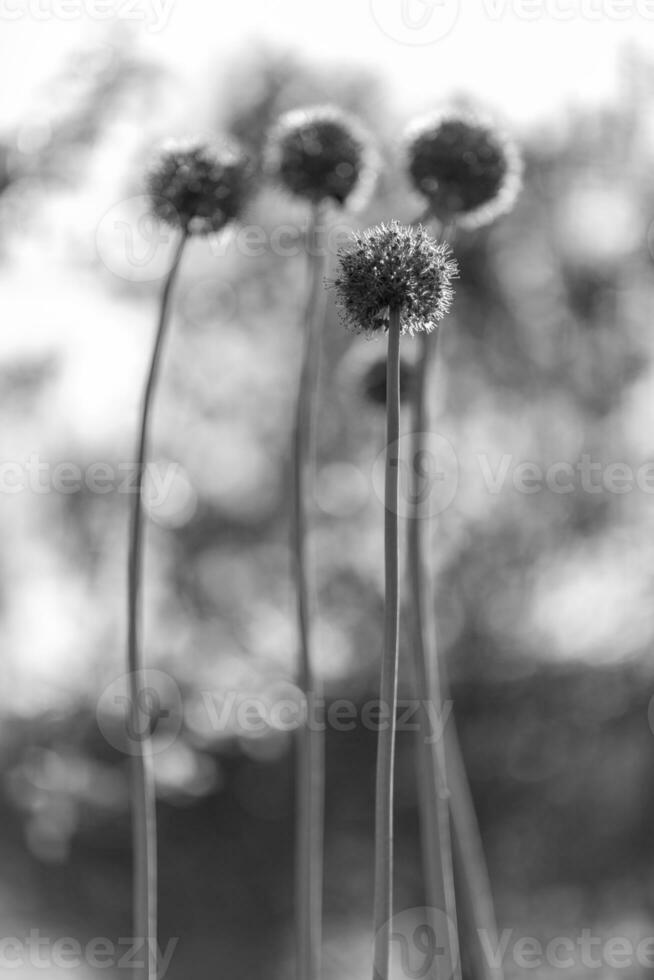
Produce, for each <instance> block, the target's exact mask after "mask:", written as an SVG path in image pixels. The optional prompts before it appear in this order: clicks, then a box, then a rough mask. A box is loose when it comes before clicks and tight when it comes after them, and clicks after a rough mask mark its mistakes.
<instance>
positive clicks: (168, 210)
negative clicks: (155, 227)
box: [146, 140, 252, 235]
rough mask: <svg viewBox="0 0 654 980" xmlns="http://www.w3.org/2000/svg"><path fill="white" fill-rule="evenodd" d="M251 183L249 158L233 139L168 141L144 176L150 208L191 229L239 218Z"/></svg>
mask: <svg viewBox="0 0 654 980" xmlns="http://www.w3.org/2000/svg"><path fill="white" fill-rule="evenodd" d="M251 183H252V171H251V167H250V163H249V161H248V159H247V157H246V155H245V153H244V152H243V151H242V150H241V149H240V147H239V146H238V145H237V144H235V143H232V142H221V143H218V142H216V143H212V142H210V141H204V140H194V141H190V140H189V141H184V142H174V143H170V144H168V145H166V146H165V147H164V149H163V150H162V152H161V153H160V154H159V156H158V158H157V160H156V161H155V162H154V163H153V165H152V166H151V167H150V169H149V171H148V174H147V177H146V186H147V191H148V194H149V196H150V198H151V200H152V210H153V212H154V213H155V214H156V215H157V216H158V217H159V218H161V219H162V221H165V222H166V223H167V224H169V225H173V226H175V227H180V228H183V229H184V230H185V231H187V232H188V233H189V234H194V235H208V234H209V233H210V232H216V231H220V230H221V229H222V228H224V227H225V225H227V224H228V223H229V222H230V221H233V220H234V218H237V217H238V216H239V215H240V214H241V212H242V210H243V208H244V206H245V204H246V202H247V199H248V196H249V192H250V188H251Z"/></svg>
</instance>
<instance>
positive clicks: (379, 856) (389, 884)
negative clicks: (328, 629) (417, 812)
mask: <svg viewBox="0 0 654 980" xmlns="http://www.w3.org/2000/svg"><path fill="white" fill-rule="evenodd" d="M400 332H401V331H400V311H399V309H392V310H391V311H390V323H389V329H388V360H387V369H386V372H387V373H386V472H385V495H384V496H385V515H384V569H385V604H384V650H383V659H382V669H381V684H380V693H379V697H380V704H381V709H382V711H384V713H385V719H384V720H385V722H386V721H387V724H380V726H379V736H378V742H377V779H376V787H375V883H374V890H375V902H374V937H375V938H374V944H375V945H374V967H373V980H388V978H389V974H390V956H391V945H390V937H391V918H392V915H393V798H394V792H393V781H394V769H395V728H396V714H397V676H398V661H399V614H400V587H399V529H398V496H399V476H400V467H399V437H400Z"/></svg>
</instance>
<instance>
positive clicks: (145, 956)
mask: <svg viewBox="0 0 654 980" xmlns="http://www.w3.org/2000/svg"><path fill="white" fill-rule="evenodd" d="M186 238H187V236H186V234H185V233H182V234H181V235H180V238H179V241H178V243H177V247H176V249H175V254H174V257H173V261H172V265H171V267H170V270H169V272H168V275H167V276H166V280H165V282H164V286H163V290H162V293H161V305H160V308H159V321H158V324H157V330H156V334H155V340H154V347H153V349H152V357H151V360H150V368H149V371H148V376H147V379H146V382H145V388H144V391H143V400H142V403H141V414H140V423H139V431H138V437H137V443H136V485H135V487H134V494H133V496H132V502H131V504H132V506H131V517H130V531H129V549H128V561H127V664H128V671H129V686H130V699H129V702H130V736H131V742H132V744H131V746H130V749H131V751H132V752H133V755H132V759H131V763H132V765H131V782H132V844H133V862H134V866H133V917H134V936H133V938H134V941H135V942H138V943H140V944H142V945H141V956H140V959H141V960H142V965H139V966H135V967H134V970H135V976H136V977H142V978H143V980H156V977H157V821H156V800H155V787H154V772H153V765H152V745H151V740H150V721H151V719H150V718H149V706H148V702H149V696H148V691H147V686H146V678H145V676H144V673H143V671H144V666H143V654H142V650H141V581H142V577H143V575H142V573H143V547H142V546H143V530H142V516H143V510H142V500H141V494H142V490H143V476H144V469H145V462H146V455H147V444H148V434H149V422H150V415H151V411H152V400H153V396H154V392H155V388H156V382H157V375H158V368H159V362H160V359H161V351H162V347H163V341H164V337H165V333H166V326H167V323H168V319H169V316H168V312H169V307H170V297H171V293H172V289H173V285H174V283H175V278H176V276H177V271H178V269H179V264H180V261H181V258H182V253H183V251H184V246H185V244H186ZM144 715H145V724H144V721H143V718H144Z"/></svg>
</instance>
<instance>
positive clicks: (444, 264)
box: [330, 221, 458, 334]
mask: <svg viewBox="0 0 654 980" xmlns="http://www.w3.org/2000/svg"><path fill="white" fill-rule="evenodd" d="M338 257H339V261H340V267H341V268H340V273H339V274H338V276H337V277H336V278H335V279H334V280H333V282H332V283H330V285H332V286H333V287H334V288H335V290H336V294H337V302H338V304H339V307H340V309H341V315H342V318H343V320H344V322H345V323H346V324H348V325H349V326H350V327H351V328H352V329H354V330H356V331H359V332H363V333H367V334H373V333H376V332H378V331H381V330H386V329H387V328H388V325H389V313H390V310H391V309H398V310H399V311H400V324H401V327H402V332H403V333H410V334H412V333H417V332H419V331H425V332H426V333H429V332H430V331H432V330H433V329H434V328H435V327H436V325H437V323H438V321H439V320H441V319H442V318H443V317H444V316H445V314H446V313H447V312H448V310H449V308H450V305H451V302H452V297H453V295H454V290H453V288H452V279H453V278H455V277H456V275H457V273H458V267H457V264H456V262H455V261H454V259H453V258H452V257H451V252H450V248H449V246H448V245H446V244H444V243H438V242H435V241H434V239H433V238H431V237H430V236H429V234H428V233H427V231H426V229H425V228H423V227H422V225H419V226H418V227H416V228H412V227H405V226H404V225H401V224H400V223H399V222H398V221H392V222H391V223H390V224H381V225H376V226H375V227H374V228H369V229H368V230H367V231H364V232H357V233H355V234H354V235H353V236H352V243H351V244H350V245H348V246H345V247H344V248H342V249H340V250H339V253H338Z"/></svg>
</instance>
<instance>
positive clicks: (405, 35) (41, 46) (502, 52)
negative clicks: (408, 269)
mask: <svg viewBox="0 0 654 980" xmlns="http://www.w3.org/2000/svg"><path fill="white" fill-rule="evenodd" d="M105 7H107V8H109V9H110V11H111V15H110V17H109V18H106V17H105V18H103V19H100V18H99V16H98V14H99V12H100V11H101V10H103V9H104V8H105ZM62 10H63V12H65V11H68V19H67V20H63V19H62V18H61V16H55V14H57V13H59V14H60V13H61V12H62ZM0 20H4V24H2V26H1V28H0V82H1V84H2V89H3V91H4V92H5V93H9V95H6V96H5V99H4V100H3V104H2V106H1V107H0V124H3V123H4V124H6V123H8V122H9V121H10V120H13V119H15V118H16V116H17V114H19V113H20V112H21V111H22V109H23V108H24V107H25V106H27V105H29V103H30V98H31V97H32V93H33V92H34V90H35V88H36V87H37V86H38V85H39V84H40V83H42V82H43V81H44V80H46V79H47V78H48V77H49V76H50V75H51V74H52V73H53V72H54V70H55V69H56V67H57V66H58V64H59V63H60V62H61V60H62V58H64V57H65V56H66V53H67V52H68V51H69V50H72V49H74V48H76V47H79V45H80V44H82V43H97V42H101V41H102V40H103V39H106V38H108V37H109V36H110V35H111V34H112V33H113V32H112V28H113V27H114V26H115V24H116V23H120V24H121V25H123V26H124V27H126V28H127V29H128V30H129V31H130V32H132V33H134V34H135V35H136V37H137V38H138V41H139V45H140V46H141V47H142V50H143V51H145V52H147V53H149V54H150V55H151V56H153V57H154V58H155V59H157V60H160V61H161V62H162V63H164V64H166V65H167V66H169V67H170V68H173V69H174V70H176V71H177V72H178V73H179V75H180V78H181V79H183V80H184V81H185V82H186V84H187V86H188V89H187V91H188V94H189V95H192V96H193V97H194V98H195V99H196V100H197V101H196V102H195V104H196V105H197V104H198V102H200V103H201V102H202V100H203V94H204V93H206V95H207V97H208V96H209V92H208V91H207V78H212V79H215V77H216V75H217V74H219V73H220V68H221V66H224V65H225V64H226V59H225V56H226V55H233V54H235V53H236V52H238V51H239V50H242V49H243V48H244V47H246V46H247V45H248V44H251V43H252V42H253V41H257V40H258V41H268V42H272V41H277V42H279V43H280V44H281V45H286V46H288V47H292V48H297V49H299V50H301V51H303V52H304V53H305V54H306V55H307V56H309V57H312V58H321V59H325V60H331V61H336V62H338V61H342V60H343V59H345V60H348V61H350V60H351V61H355V62H358V63H364V64H368V65H370V66H373V67H374V68H376V69H377V70H378V71H379V72H380V73H382V74H386V75H387V77H388V78H389V79H391V80H392V82H393V91H394V93H395V96H396V98H397V100H398V102H399V103H400V104H401V103H403V102H404V101H408V100H409V99H410V100H411V103H412V105H413V106H416V105H418V104H424V105H425V106H428V105H429V104H430V103H433V102H435V101H438V98H439V97H440V95H441V93H443V92H445V93H447V92H449V91H451V90H452V89H453V88H454V89H467V90H470V91H472V92H473V93H476V94H480V93H481V94H483V96H484V97H485V98H486V99H487V100H488V101H489V102H490V103H496V104H497V106H498V107H499V108H500V110H501V111H502V112H503V113H504V114H506V115H507V116H510V117H513V118H514V119H516V120H519V121H521V122H523V121H524V122H528V121H531V120H533V119H534V117H541V116H543V115H550V114H551V113H552V112H554V111H556V109H557V108H559V107H560V106H561V103H562V102H563V103H569V102H572V101H580V100H583V101H588V100H595V99H598V98H600V99H601V98H605V97H606V96H607V95H610V94H611V93H612V92H614V91H615V80H616V64H617V60H618V53H619V51H620V49H621V48H622V47H623V46H624V44H625V43H633V44H635V45H637V46H639V47H641V48H643V47H649V48H650V49H651V50H652V51H653V52H654V0H467V2H466V4H465V5H464V4H463V0H325V2H322V3H320V2H310V0H244V2H240V3H229V4H228V3H225V2H222V3H221V2H212V0H0ZM407 23H408V25H409V26H407ZM411 25H413V26H411ZM416 25H417V26H416ZM227 63H229V62H227Z"/></svg>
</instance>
